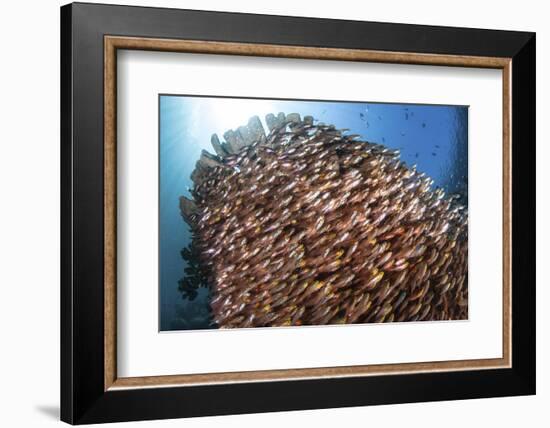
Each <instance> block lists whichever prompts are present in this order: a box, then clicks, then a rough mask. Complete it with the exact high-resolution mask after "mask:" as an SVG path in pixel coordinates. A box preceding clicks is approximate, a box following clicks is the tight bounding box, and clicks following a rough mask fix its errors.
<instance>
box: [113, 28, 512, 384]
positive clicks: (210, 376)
mask: <svg viewBox="0 0 550 428" xmlns="http://www.w3.org/2000/svg"><path fill="white" fill-rule="evenodd" d="M118 49H129V50H147V51H165V52H181V53H201V54H213V55H242V56H262V57H278V58H297V59H318V60H337V61H359V62H378V63H393V64H417V65H439V66H455V67H475V68H494V69H501V70H502V82H503V85H502V91H503V92H502V94H503V109H502V120H503V122H502V125H503V135H502V144H503V157H502V166H503V177H502V178H503V190H502V191H503V218H502V221H503V255H502V256H503V259H502V261H503V295H502V297H503V311H502V314H503V322H502V335H503V340H502V344H503V346H502V358H492V359H475V360H458V361H433V362H421V363H401V364H377V365H358V366H343V367H322V368H303V369H281V370H261V371H245V372H227V373H204V374H187V375H171V376H147V377H127V378H119V377H118V376H117V367H116V361H117V358H116V341H117V338H116V336H117V322H116V306H117V304H116V298H117V296H116V248H117V247H116V236H117V232H116V227H117V218H116V188H117V185H116V183H117V182H116V177H117V170H116V163H117V162H116V128H117V127H116V123H117V118H116V88H117V72H116V70H117V50H118ZM511 65H512V60H511V58H497V57H479V56H461V55H439V54H419V53H409V52H385V51H371V50H361V49H337V48H320V47H306V46H286V45H268V44H256V43H254V44H252V43H233V42H213V41H197V40H170V39H155V38H139V37H119V36H105V37H104V215H105V218H104V329H105V333H104V345H105V347H104V389H105V391H107V390H113V389H128V388H154V387H167V386H193V385H205V384H220V383H243V382H262V381H274V380H277V381H282V380H298V379H312V378H338V377H360V376H370V375H394V374H406V373H420V372H443V371H460V370H481V369H496V368H508V367H511V362H512V353H511V352H512V351H511V348H512V311H511V308H512V306H511V291H512V290H511V278H512V265H511V263H512V260H511V248H512V247H511V245H512V235H511V227H512V224H511V221H512V205H511V196H512V193H511V192H512V163H511V126H512V121H511V118H512V110H511V89H512V88H511V84H512V83H511V82H512V80H511V78H512V67H511Z"/></svg>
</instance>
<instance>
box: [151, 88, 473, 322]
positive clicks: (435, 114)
mask: <svg viewBox="0 0 550 428" xmlns="http://www.w3.org/2000/svg"><path fill="white" fill-rule="evenodd" d="M159 108H160V201H159V209H160V213H159V218H160V225H159V236H160V242H159V249H160V260H159V270H160V274H159V281H160V284H159V293H160V308H159V311H160V316H159V320H160V330H186V329H199V328H208V313H209V312H208V311H209V310H208V292H207V290H206V289H199V294H198V297H197V298H196V299H194V300H193V301H189V300H188V299H184V298H182V295H181V292H180V291H178V281H179V280H180V279H181V278H182V277H183V276H184V268H185V267H186V263H185V261H184V260H183V259H182V257H181V254H180V252H181V250H182V249H183V248H184V247H186V246H187V245H188V244H189V242H190V238H191V235H190V233H189V228H188V226H187V225H186V224H185V222H184V221H183V219H182V217H181V215H180V211H179V197H180V196H181V195H185V196H187V197H190V193H189V188H190V187H192V185H193V184H192V182H191V178H190V175H191V173H192V171H193V169H194V167H195V163H196V161H197V159H198V158H199V156H200V153H201V150H202V149H206V150H208V151H210V152H211V153H214V151H213V149H212V147H211V145H210V137H211V135H212V134H213V133H217V134H218V136H219V137H220V140H223V138H222V135H223V133H224V132H225V131H227V130H228V129H235V128H237V127H238V126H240V125H246V123H247V122H248V119H249V118H250V117H251V116H253V115H258V116H259V117H260V119H261V121H262V123H263V125H264V129H265V130H266V131H267V126H266V125H265V119H264V118H265V115H266V114H268V113H274V114H277V113H278V112H281V111H282V112H285V113H287V114H288V113H299V114H300V115H301V116H302V117H303V116H305V115H311V116H313V117H314V118H315V119H317V120H319V121H320V122H324V123H327V124H333V125H335V126H336V127H337V128H349V129H350V131H349V132H350V133H353V134H360V135H361V136H362V137H363V139H365V140H368V141H372V142H376V143H380V144H384V145H386V146H388V147H390V148H393V149H400V150H401V159H402V160H403V161H405V162H406V163H407V164H409V165H414V164H416V165H417V168H418V170H419V171H421V172H425V173H426V174H427V175H428V176H430V177H431V178H433V179H434V182H435V183H434V186H436V187H442V188H444V189H445V191H446V192H448V193H456V194H459V195H460V196H461V199H462V202H463V203H464V204H465V205H467V203H468V201H467V198H468V194H467V189H468V108H467V107H465V106H438V105H418V104H385V103H367V102H366V103H355V102H353V103H352V102H324V101H321V102H320V101H295V100H258V99H238V98H218V97H195V96H193V97H189V96H179V95H161V96H159Z"/></svg>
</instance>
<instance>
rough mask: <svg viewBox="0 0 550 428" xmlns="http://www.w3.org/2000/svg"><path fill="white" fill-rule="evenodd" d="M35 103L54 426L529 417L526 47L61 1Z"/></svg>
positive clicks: (531, 104) (530, 101) (530, 105)
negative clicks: (57, 277) (301, 415)
mask: <svg viewBox="0 0 550 428" xmlns="http://www.w3.org/2000/svg"><path fill="white" fill-rule="evenodd" d="M107 18H108V19H107ZM61 83H62V85H61V105H62V111H61V129H62V135H61V156H62V159H61V160H62V162H61V164H62V171H61V192H62V207H61V212H62V219H61V222H62V234H61V244H62V245H61V247H62V265H61V271H62V282H61V339H62V343H61V358H62V361H61V367H62V370H61V390H62V395H61V417H62V420H64V421H66V422H69V423H71V424H85V423H98V422H115V421H129V420H144V419H161V418H177V417H190V416H201V415H222V414H231V413H233V414H235V413H248V412H269V411H281V410H297V409H313V408H327V407H343V406H361V405H372V404H388V403H406V402H415V401H434V400H452V399H465V398H478V397H479V398H480V397H496V396H510V395H527V394H534V393H535V257H534V256H535V35H534V34H533V33H526V32H509V31H495V30H481V29H465V28H447V27H433V26H430V27H428V26H417V25H407V24H390V23H371V22H357V21H340V20H326V19H313V18H297V17H283V16H267V15H248V14H233V13H219V12H205V11H191V10H175V9H156V8H140V7H128V6H108V5H92V4H78V3H76V4H70V5H67V6H64V7H62V8H61Z"/></svg>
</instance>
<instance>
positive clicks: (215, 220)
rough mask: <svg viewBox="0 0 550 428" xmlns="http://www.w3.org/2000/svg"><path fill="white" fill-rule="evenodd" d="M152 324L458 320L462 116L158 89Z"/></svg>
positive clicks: (417, 108)
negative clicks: (156, 321)
mask: <svg viewBox="0 0 550 428" xmlns="http://www.w3.org/2000/svg"><path fill="white" fill-rule="evenodd" d="M158 144H159V330H160V331H178V330H197V329H219V328H252V327H284V326H288V327H295V326H320V325H337V324H363V323H389V322H411V321H416V322H419V321H432V322H433V321H455V320H467V319H468V106H461V105H426V104H398V103H380V102H356V101H353V102H348V101H319V100H290V99H259V98H237V97H235V98H230V97H213V96H195V95H194V96H187V95H179V94H160V95H159V143H158Z"/></svg>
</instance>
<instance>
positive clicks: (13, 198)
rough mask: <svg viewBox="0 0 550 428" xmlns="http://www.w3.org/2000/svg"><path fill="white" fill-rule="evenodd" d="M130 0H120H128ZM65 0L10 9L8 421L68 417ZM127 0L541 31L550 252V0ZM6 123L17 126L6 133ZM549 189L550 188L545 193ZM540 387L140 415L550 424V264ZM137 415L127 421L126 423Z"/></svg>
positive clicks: (2, 105)
mask: <svg viewBox="0 0 550 428" xmlns="http://www.w3.org/2000/svg"><path fill="white" fill-rule="evenodd" d="M121 1H122V0H121ZM103 2H104V3H113V2H111V1H103ZM62 3H63V2H60V1H58V0H42V1H30V0H27V1H20V2H17V1H10V2H4V3H3V4H2V7H1V12H0V31H1V34H2V38H1V39H0V40H2V42H1V43H2V50H1V56H0V58H1V63H0V109H1V111H0V118H1V119H0V124H1V126H2V131H3V133H2V136H1V137H0V142H1V150H2V152H1V155H0V195H1V199H0V200H1V205H0V220H1V221H0V260H1V264H0V287H1V289H2V294H1V297H0V326H1V330H0V332H1V337H2V341H1V342H0V379H1V382H0V395H1V397H0V403H1V404H0V408H1V409H2V410H1V412H0V420H1V421H2V425H3V426H7V427H17V426H21V427H23V426H24V427H42V426H54V425H55V424H57V423H58V421H57V419H58V406H59V399H58V397H59V386H58V384H59V369H58V365H59V364H58V361H59V351H58V349H59V333H58V330H59V316H58V314H59V272H58V270H59V269H58V266H59V224H58V223H59V208H58V207H59V10H58V7H59V6H60V5H61V4H62ZM126 3H129V4H136V5H149V6H170V7H182V8H191V9H193V8H194V9H210V10H226V11H235V12H256V13H269V14H284V15H300V16H315V17H323V18H344V19H360V20H371V21H390V22H405V23H414V24H435V25H452V26H463V27H485V28H497V29H507V30H529V31H537V45H538V46H537V47H538V49H537V54H538V64H537V75H538V76H539V79H538V80H539V81H538V97H537V104H538V105H537V110H538V111H537V113H538V114H537V118H538V122H539V127H538V131H537V141H538V148H537V151H538V160H537V163H538V165H537V175H538V190H537V193H538V204H537V205H538V206H537V218H538V225H537V226H538V237H539V238H538V243H537V246H538V257H537V259H538V260H537V261H538V265H539V266H540V267H544V265H543V263H544V262H546V263H548V259H549V257H550V252H549V251H548V247H544V246H543V244H544V243H545V241H546V239H549V238H550V235H549V225H548V222H545V221H543V220H542V219H543V218H545V217H546V218H548V217H549V216H550V212H549V204H548V194H547V188H545V186H544V185H545V184H546V186H548V184H549V183H550V181H549V180H550V168H548V167H545V165H544V164H543V160H544V159H546V158H548V157H549V156H550V149H549V146H548V144H547V143H548V141H549V137H550V135H549V133H548V130H547V128H545V126H544V125H545V122H546V121H543V118H544V119H546V118H547V117H548V115H549V114H550V109H549V108H548V104H544V103H543V100H544V98H543V97H544V96H545V95H546V96H547V95H550V94H549V93H548V89H549V81H548V79H547V78H545V77H544V76H545V75H546V76H548V75H550V69H549V64H548V52H549V50H550V43H549V42H550V40H549V39H550V28H549V27H548V23H547V18H548V14H547V13H546V12H545V7H544V3H545V2H542V1H535V0H524V1H521V2H517V1H515V2H509V1H504V0H501V1H493V2H481V1H479V0H463V1H461V2H454V3H449V4H448V5H444V4H443V3H442V2H441V1H422V0H416V1H411V0H399V1H391V2H390V1H386V2H383V1H382V2H380V1H377V2H361V1H357V0H339V1H338V2H321V1H313V0H311V1H297V0H274V1H270V2H266V3H265V4H264V3H262V2H258V1H250V2H247V1H245V0H232V1H230V2H229V1H227V0H226V1H224V0H202V1H199V0H188V1H176V0H172V1H170V0H163V1H162V0H157V1H154V0H149V1H126ZM6 131H7V133H6ZM543 196H545V197H546V198H545V199H543ZM537 278H538V291H537V295H538V305H537V311H538V315H537V320H538V331H537V340H538V352H537V359H538V362H539V364H538V395H537V396H535V397H519V398H515V397H514V398H501V399H487V400H468V401H462V402H443V403H421V404H406V405H398V406H379V407H364V408H352V409H337V410H318V411H303V412H289V413H274V414H264V415H245V416H229V417H216V418H200V419H193V420H187V421H185V422H182V421H177V420H175V421H160V422H159V421H157V422H150V423H142V424H141V425H142V426H159V427H171V426H174V427H175V426H182V425H184V426H186V427H211V426H217V427H239V428H241V427H256V426H265V427H280V426H285V425H286V426H319V425H320V426H360V427H364V426H367V425H368V426H384V427H392V426H398V425H403V426H407V427H411V428H412V427H417V426H418V427H420V426H421V427H424V428H426V427H432V426H433V427H435V426H445V427H446V428H451V427H461V428H463V427H469V426H478V425H481V424H490V425H491V426H499V427H502V428H504V427H515V426H521V425H529V426H543V425H546V426H547V424H548V421H549V420H550V416H548V409H547V407H545V404H546V406H548V405H549V404H550V369H549V368H548V364H547V363H546V364H545V362H547V361H548V359H549V346H548V344H549V336H550V335H549V330H550V329H549V328H548V323H549V321H550V319H549V318H550V317H549V316H548V313H543V310H545V309H546V308H547V305H546V304H544V302H547V301H548V300H549V299H550V293H549V292H548V289H547V288H546V287H544V286H545V285H547V284H548V281H549V279H550V278H549V275H548V272H547V271H544V270H543V269H539V272H538V275H537ZM134 425H135V426H137V424H127V425H125V426H134Z"/></svg>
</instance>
